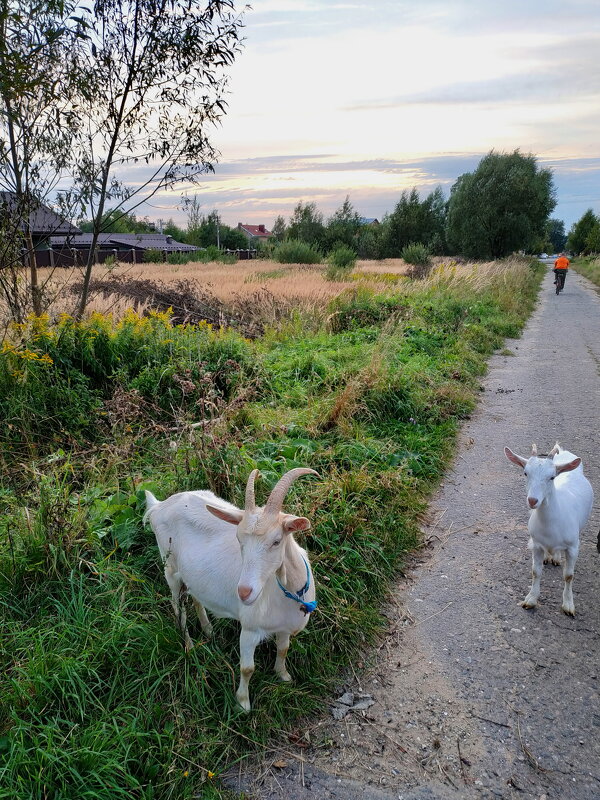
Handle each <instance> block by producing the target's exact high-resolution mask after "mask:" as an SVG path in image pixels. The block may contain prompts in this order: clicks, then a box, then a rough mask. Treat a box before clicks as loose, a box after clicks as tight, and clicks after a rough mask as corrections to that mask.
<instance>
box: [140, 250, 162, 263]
mask: <svg viewBox="0 0 600 800" xmlns="http://www.w3.org/2000/svg"><path fill="white" fill-rule="evenodd" d="M144 261H145V262H146V263H147V264H161V263H162V261H163V253H162V250H157V249H156V248H155V247H149V248H148V250H144Z"/></svg>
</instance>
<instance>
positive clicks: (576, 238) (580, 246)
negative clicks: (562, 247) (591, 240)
mask: <svg viewBox="0 0 600 800" xmlns="http://www.w3.org/2000/svg"><path fill="white" fill-rule="evenodd" d="M597 224H598V217H597V216H596V215H595V214H594V212H593V210H592V209H591V208H588V210H587V211H586V212H585V214H583V216H582V217H581V219H579V220H578V221H577V222H575V223H574V224H573V226H572V228H571V230H570V231H569V235H568V237H567V248H568V249H569V250H572V251H573V252H574V253H577V254H579V253H583V252H584V250H585V249H586V248H587V246H588V245H587V238H588V236H589V235H590V234H591V233H592V231H593V230H594V228H595V226H596V225H597Z"/></svg>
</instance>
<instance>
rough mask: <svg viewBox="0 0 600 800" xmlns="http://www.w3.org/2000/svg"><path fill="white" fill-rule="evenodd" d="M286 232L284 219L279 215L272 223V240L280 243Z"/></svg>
mask: <svg viewBox="0 0 600 800" xmlns="http://www.w3.org/2000/svg"><path fill="white" fill-rule="evenodd" d="M286 230H287V227H286V224H285V219H284V218H283V217H282V216H281V215H280V216H278V217H277V219H276V220H275V222H274V223H273V227H272V228H271V233H272V234H273V238H274V239H275V241H276V242H282V241H283V240H284V238H285V233H286Z"/></svg>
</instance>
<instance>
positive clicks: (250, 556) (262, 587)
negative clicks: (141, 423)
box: [144, 468, 317, 711]
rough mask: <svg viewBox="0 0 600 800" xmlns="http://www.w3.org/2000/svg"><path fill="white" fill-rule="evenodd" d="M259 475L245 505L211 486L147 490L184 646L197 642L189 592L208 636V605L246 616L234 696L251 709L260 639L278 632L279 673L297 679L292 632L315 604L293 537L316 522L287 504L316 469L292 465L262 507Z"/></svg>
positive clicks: (249, 485) (304, 621)
mask: <svg viewBox="0 0 600 800" xmlns="http://www.w3.org/2000/svg"><path fill="white" fill-rule="evenodd" d="M257 475H258V470H256V469H255V470H253V471H252V472H251V473H250V477H249V478H248V483H247V485H246V502H245V508H244V510H243V511H241V510H240V509H239V508H236V507H235V506H234V505H231V503H227V502H226V501H225V500H221V499H220V498H219V497H216V496H215V495H214V494H213V493H212V492H209V491H199V492H181V493H180V494H174V495H172V496H171V497H169V498H167V500H164V501H163V502H162V503H161V502H159V501H158V500H157V499H156V498H155V497H154V495H152V494H151V493H150V492H146V508H147V511H146V514H145V516H144V521H146V520H148V521H149V522H150V525H151V526H152V530H153V531H154V533H155V535H156V541H157V543H158V548H159V550H160V553H161V556H162V558H163V562H164V566H165V577H166V579H167V583H168V584H169V587H170V589H171V597H172V600H171V602H172V604H173V610H174V611H175V616H176V618H177V620H178V621H179V625H180V627H181V630H182V632H183V636H184V640H185V647H186V650H189V649H190V648H191V647H192V646H193V644H192V640H191V639H190V636H189V633H188V630H187V625H186V613H185V605H184V603H183V602H182V600H183V598H184V596H185V594H189V595H191V597H192V599H193V601H194V606H195V607H196V611H197V613H198V618H199V619H200V624H201V625H202V630H203V631H204V633H205V634H206V635H207V636H210V635H211V633H212V626H211V624H210V622H209V620H208V617H207V615H206V610H205V609H208V610H209V611H210V612H211V613H212V614H213V615H214V616H215V617H217V618H220V617H229V618H231V619H237V620H239V621H240V623H241V626H242V630H241V633H240V685H239V687H238V690H237V693H236V697H237V699H238V701H239V703H240V704H241V705H242V707H243V708H244V709H245V710H246V711H249V710H250V696H249V693H248V684H249V681H250V678H251V677H252V673H253V672H254V650H255V648H256V646H257V645H258V643H259V642H260V641H262V640H263V639H265V638H266V637H268V636H271V635H272V634H275V640H276V645H277V659H276V661H275V672H276V673H277V674H278V675H279V677H280V678H281V679H282V680H284V681H289V680H291V678H290V675H289V673H288V671H287V669H286V666H285V658H286V655H287V651H288V647H289V643H290V636H291V635H294V634H296V633H298V632H299V631H301V630H302V629H303V628H304V627H306V624H307V623H308V619H309V616H310V613H311V612H312V611H314V610H315V608H316V605H317V604H316V601H315V584H314V580H313V576H312V572H311V568H310V564H309V561H308V556H307V554H306V551H305V550H303V549H302V548H301V547H300V545H299V544H298V543H297V542H296V541H295V539H294V536H293V534H294V531H306V530H308V529H309V528H310V522H309V521H308V520H307V519H306V518H305V517H295V516H293V515H292V514H285V513H284V512H283V511H282V510H281V509H282V505H283V500H284V498H285V495H286V494H287V492H288V490H289V488H290V486H291V485H292V483H293V482H294V481H295V480H296V478H298V477H300V475H317V473H316V472H315V471H314V470H312V469H305V468H297V469H292V470H290V471H289V472H287V473H286V474H285V475H284V476H283V477H282V478H281V479H280V480H279V481H278V483H277V484H276V485H275V487H274V488H273V491H272V492H271V494H270V496H269V499H268V500H267V503H266V505H265V506H264V508H257V506H256V503H255V500H254V481H255V479H256V476H257Z"/></svg>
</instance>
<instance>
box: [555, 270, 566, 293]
mask: <svg viewBox="0 0 600 800" xmlns="http://www.w3.org/2000/svg"><path fill="white" fill-rule="evenodd" d="M552 271H553V272H554V284H555V286H556V294H560V293H561V292H562V290H563V289H564V288H565V279H566V277H567V270H566V269H554V270H552Z"/></svg>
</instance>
